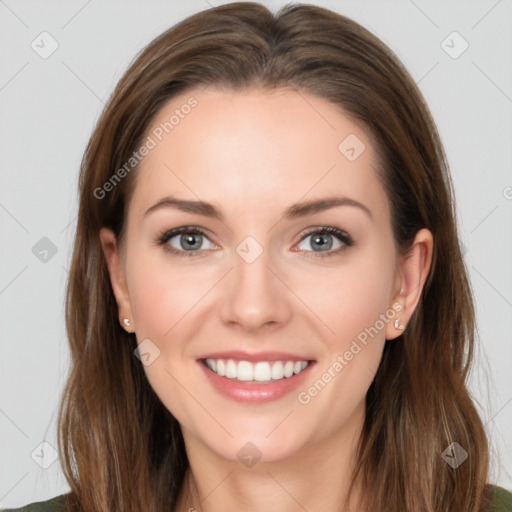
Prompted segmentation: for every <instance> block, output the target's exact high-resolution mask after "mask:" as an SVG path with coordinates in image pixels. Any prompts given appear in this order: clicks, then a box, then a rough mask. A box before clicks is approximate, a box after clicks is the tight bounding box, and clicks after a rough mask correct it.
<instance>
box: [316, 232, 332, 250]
mask: <svg viewBox="0 0 512 512" xmlns="http://www.w3.org/2000/svg"><path fill="white" fill-rule="evenodd" d="M326 236H329V235H317V236H316V237H315V238H314V239H313V244H316V245H318V247H320V248H323V247H326V248H327V249H330V248H331V247H332V240H330V243H329V242H324V243H322V242H321V240H322V238H324V240H325V237H326ZM318 240H320V242H318Z"/></svg>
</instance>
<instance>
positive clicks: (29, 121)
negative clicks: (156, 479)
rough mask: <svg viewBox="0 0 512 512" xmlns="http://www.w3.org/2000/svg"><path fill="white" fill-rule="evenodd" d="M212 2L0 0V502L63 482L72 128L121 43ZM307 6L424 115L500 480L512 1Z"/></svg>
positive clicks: (503, 470)
mask: <svg viewBox="0 0 512 512" xmlns="http://www.w3.org/2000/svg"><path fill="white" fill-rule="evenodd" d="M220 3H225V2H220V1H214V0H208V1H207V0H193V1H192V0H191V1H187V2H184V1H182V2H173V1H145V2H142V1H126V0H125V1H108V2H107V1H102V2H100V1H98V0H89V1H87V0H81V1H75V0H73V1H69V0H67V1H45V2H40V1H21V0H0V108H1V115H0V130H1V133H0V172H1V174H0V226H1V237H2V239H1V244H0V311H1V318H0V336H1V338H0V339H1V348H0V350H1V358H0V365H1V366H0V385H1V388H0V393H1V396H0V400H1V401H0V431H1V436H0V443H1V446H0V450H1V452H0V464H1V466H0V507H2V508H3V507H8V506H11V507H13V506H20V505H22V504H26V503H30V502H32V501H38V500H43V499H49V498H50V497H53V496H55V495H57V494H61V493H63V492H66V491H67V490H68V489H69V488H68V485H67V483H66V481H65V479H64V477H63V474H62V471H61V467H60V465H59V461H58V460H56V461H55V460H54V458H53V457H52V455H53V454H54V452H53V451H52V450H53V449H54V448H55V447H56V437H55V422H56V415H57V404H58V399H59V397H60V393H61V391H62V388H63V385H64V377H65V374H66V370H67V367H68V361H69V352H68V345H67V339H66V333H65V327H64V293H65V283H66V278H67V273H68V268H69V261H70V251H71V242H72V240H73V236H74V229H75V220H76V212H77V195H76V188H77V177H78V169H79V162H80V159H81V156H82V153H83V151H84V149H85V146H86V143H87V140H88V138H89V136H90V134H91V132H92V130H93V127H94V125H95V122H96V121H97V119H98V117H99V114H100V112H101V110H102V108H103V106H104V103H105V102H106V100H107V98H108V96H109V94H110V93H111V91H112V89H113V87H114V86H115V84H116V82H117V81H118V80H119V78H120V77H121V75H122V73H123V72H124V71H125V69H126V68H127V66H128V64H129V62H130V61H131V60H132V59H133V57H134V56H135V55H136V53H138V52H139V50H141V49H142V48H143V47H144V46H145V45H146V44H148V43H149V42H150V41H151V40H152V39H153V38H154V37H155V36H157V35H158V34H160V33H161V32H163V31H164V30H165V29H167V28H168V27H170V26H171V25H173V24H174V23H176V22H177V21H179V20H181V19H183V18H184V17H186V16H188V15H190V14H192V13H194V12H197V11H200V10H203V9H206V8H208V7H209V6H213V5H219V4H220ZM263 3H264V4H265V5H267V6H269V7H271V8H272V9H273V10H276V9H277V8H278V7H280V6H281V5H283V4H284V2H281V1H276V2H263ZM311 3H315V4H318V5H321V6H324V7H328V8H331V9H333V10H335V11H337V12H339V13H341V14H344V15H347V16H349V17H351V18H353V19H354V20H356V21H358V22H359V23H361V24H362V25H364V26H365V27H366V28H368V29H369V30H371V31H372V32H373V33H374V34H376V35H377V36H378V37H380V38H381V39H382V40H383V41H384V42H385V43H386V44H387V45H388V46H390V47H391V49H392V50H393V51H394V52H395V53H396V54H397V55H398V57H399V58H400V59H401V60H402V62H403V63H404V64H405V65H406V67H407V68H408V70H409V71H410V73H411V75H412V76H413V78H414V79H415V81H416V82H417V83H418V84H419V87H420V89H421V91H422V92H423V94H424V96H425V98H426V100H427V103H428V105H429V107H430V109H431V111H432V113H433V116H434V119H435V121H436V123H437V124H438V127H439V131H440V134H441V137H442V140H443V143H444V145H445V149H446V152H447V155H448V160H449V163H450V166H451V171H452V175H453V180H454V184H455V189H456V198H457V212H458V219H457V220H458V224H459V230H460V236H461V240H462V243H463V245H464V250H465V256H464V257H465V261H466V264H467V268H468V271H469V274H470V278H471V282H472V286H473V291H474V295H475V299H476V306H477V315H478V325H479V335H480V344H479V347H478V350H477V354H476V365H475V369H474V371H473V373H472V374H471V379H470V387H471V390H472V392H473V395H474V397H475V399H476V400H477V401H478V407H479V410H480V412H481V414H482V417H483V418H484V422H485V426H486V429H487V432H488V434H489V436H490V440H491V447H492V454H491V455H492V471H491V477H492V481H493V482H495V483H498V484H499V485H502V486H504V487H507V488H508V489H512V439H511V438H512V343H511V340H512V336H511V334H512V325H511V318H512V314H511V313H512V279H511V262H512V257H511V253H512V251H511V248H512V247H511V246H512V230H511V224H512V222H511V221H512V215H511V213H512V173H511V161H512V158H511V157H512V154H511V140H512V129H511V127H512V116H511V113H512V59H511V56H512V2H511V1H506V0H501V1H500V0H498V1H497V0H478V1H467V0H464V1H450V2H446V1H432V0H430V1H427V0H414V1H413V0H400V1H368V0H364V1H345V0H343V1H314V2H311ZM43 32H46V34H41V33H43ZM454 32H457V34H454ZM41 40H43V42H41ZM466 46H467V48H466ZM52 50H54V51H53V53H51V55H47V54H45V52H46V53H50V52H51V51H52ZM42 443H43V444H42ZM42 466H47V467H42Z"/></svg>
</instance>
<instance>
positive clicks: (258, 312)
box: [222, 236, 289, 330]
mask: <svg viewBox="0 0 512 512" xmlns="http://www.w3.org/2000/svg"><path fill="white" fill-rule="evenodd" d="M271 259H272V258H271V254H270V251H269V250H267V248H266V247H263V245H261V244H260V243H259V242H258V241H257V240H256V239H255V238H254V237H252V236H248V237H247V238H245V239H244V240H243V241H242V242H241V243H240V244H239V245H238V246H237V247H236V249H235V252H234V254H233V267H234V268H233V271H232V272H230V275H229V277H228V286H227V290H226V295H225V296H224V297H223V308H222V312H223V313H222V316H223V320H224V321H226V322H235V323H238V324H240V325H242V326H244V327H245V328H246V329H250V330H254V329H257V328H258V327H260V326H262V325H264V324H266V323H272V322H278V323H280V322H283V321H284V320H285V319H286V317H287V314H288V312H289V308H288V305H287V303H286V301H287V300H288V298H287V296H286V287H285V286H284V285H283V283H281V282H280V280H279V279H278V278H277V277H276V276H275V275H274V272H275V270H273V271H272V270H270V268H271V267H272V263H271ZM269 267H270V268H269Z"/></svg>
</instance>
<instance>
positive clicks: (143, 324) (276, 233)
mask: <svg viewBox="0 0 512 512" xmlns="http://www.w3.org/2000/svg"><path fill="white" fill-rule="evenodd" d="M186 105H188V107H187V106H186ZM166 123H167V124H166ZM146 135H147V137H149V138H146V144H147V148H149V149H148V151H147V155H146V156H145V157H144V158H143V160H142V163H141V165H140V168H139V169H138V170H137V171H136V172H137V173H138V175H137V182H136V187H135V190H134V194H133V196H132V199H131V202H130V204H129V208H128V214H127V231H126V240H125V242H126V246H125V247H124V248H123V252H122V253H121V254H120V253H118V250H119V249H115V248H114V250H113V251H112V250H111V251H109V250H108V243H109V241H112V233H111V232H110V231H108V230H106V229H103V230H102V232H101V239H102V243H103V246H104V250H105V254H106V257H107V258H108V259H109V262H110V272H111V278H112V284H113V288H114V292H115V295H116V298H117V301H118V305H119V314H120V320H122V318H124V317H128V318H130V319H131V326H132V327H133V330H134V331H135V333H136V337H137V342H138V343H139V344H140V347H139V349H140V353H141V354H142V355H141V358H142V360H143V362H144V370H145V372H146V375H147V377H148V380H149V382H150V384H151V386H152V388H153V389H154V391H155V393H156V394H157V395H158V397H159V398H160V400H161V401H162V402H163V404H164V405H165V406H166V407H167V408H168V409H169V411H171V413H172V414H173V415H174V416H175V417H176V418H177V419H178V421H179V422H180V424H181V425H182V429H183V433H184V436H185V439H186V441H187V440H192V439H193V440H194V442H195V443H196V444H197V445H200V446H201V447H202V449H203V450H209V451H210V453H215V454H217V455H219V456H222V457H223V458H226V459H229V460H233V461H236V460H240V461H242V462H244V461H247V460H249V459H250V458H251V457H252V458H254V457H256V458H258V457H261V461H276V460H279V459H283V458H285V457H290V456H292V455H293V454H296V453H299V452H301V451H303V450H307V449H312V448H314V447H315V446H318V443H324V442H325V441H327V440H329V439H334V438H338V439H349V438H350V439H353V436H354V435H355V432H357V431H358V430H359V429H360V427H361V424H362V420H363V418H364V399H365V394H366V392H367V389H368V387H369V385H370V383H371V382H372V380H373V378H374V376H375V373H376V371H377V368H378V365H379V362H380V359H381V354H382V350H383V346H384V342H385V339H386V338H388V339H392V338H394V337H396V336H398V335H399V334H400V333H401V331H399V330H398V329H396V328H395V327H394V320H395V319H396V318H400V323H401V324H403V325H405V324H406V323H407V320H408V318H409V317H410V314H411V313H412V311H410V310H409V309H402V308H403V307H404V306H406V304H408V303H409V302H411V300H409V299H410V298H411V297H412V298H413V299H412V303H413V304H412V305H411V308H412V307H414V305H415V303H416V302H415V300H416V299H414V297H416V295H414V294H415V293H416V292H415V291H414V290H413V288H416V289H417V288H418V279H419V280H421V276H420V273H421V268H419V266H418V265H416V267H418V269H416V270H415V269H412V268H410V269H409V270H408V269H407V267H405V264H404V266H400V265H401V263H400V260H399V259H398V258H397V254H396V252H395V247H394V244H393V239H392V233H391V224H390V206H389V204H388V200H387V197H386V195H385V192H384V189H383V187H382V185H381V183H380V182H379V181H378V179H377V174H376V170H375V169H376V165H377V160H376V153H375V151H374V148H373V147H372V145H371V142H370V139H369V137H368V134H367V133H366V131H365V130H364V129H362V127H361V126H360V125H358V124H355V123H354V122H353V121H351V120H350V119H349V118H347V117H345V116H344V115H342V114H340V113H339V112H338V111H337V110H336V109H335V107H334V106H332V105H331V104H330V103H328V102H326V101H324V100H321V99H319V98H317V97H314V96H311V95H308V94H305V93H300V94H298V93H297V92H295V91H293V90H291V89H287V90H284V89H283V90H280V91H274V92H262V91H258V90H251V91H245V92H235V93H233V92H222V91H221V90H219V89H214V88H213V87H210V88H209V89H207V90H202V91H199V90H197V91H192V92H189V93H185V94H183V95H182V96H180V97H176V98H174V99H172V100H171V101H170V102H168V103H167V104H166V105H165V106H164V107H163V108H162V109H161V110H160V111H159V113H158V114H157V116H156V117H155V118H154V119H153V121H152V126H151V128H150V129H149V131H148V132H147V134H146ZM142 152H144V150H143V151H142ZM134 172H135V171H134ZM164 198H169V200H168V201H167V202H164V203H161V204H160V207H158V206H156V205H158V204H159V203H160V202H161V201H162V200H163V199H164ZM341 198H346V200H345V202H344V203H343V202H342V201H341ZM171 199H172V201H171ZM333 199H336V200H338V201H339V202H338V203H337V204H336V205H335V206H332V205H331V207H328V208H323V207H322V203H321V202H320V203H319V204H318V205H317V206H316V207H311V208H307V207H303V206H304V205H308V204H309V203H311V202H317V201H321V200H333ZM173 201H174V202H173ZM181 202H183V203H181ZM203 203H204V204H203ZM180 205H181V206H180ZM324 206H326V204H324ZM327 206H328V205H327ZM287 212H289V213H287ZM184 227H187V229H188V232H186V233H185V234H181V233H174V234H173V233H170V234H168V236H166V237H164V238H163V239H162V243H158V242H157V239H158V238H159V236H160V235H161V234H165V233H168V232H170V231H172V230H176V229H180V228H184ZM325 227H327V228H328V229H329V230H331V231H330V232H329V231H324V232H322V229H323V228H325ZM197 229H199V230H200V232H198V231H197ZM338 230H339V233H338ZM119 256H121V258H119ZM413 260H414V258H413ZM399 263H400V264H399ZM414 284H416V286H414ZM402 286H405V287H406V288H407V291H405V292H404V293H403V294H402V295H401V294H400V288H401V287H402ZM409 289H411V291H410V292H409ZM407 293H411V294H412V295H410V296H409V299H408V297H407V296H406V294H407ZM393 305H394V307H395V309H394V308H393ZM400 309H402V311H401V312H400V313H397V310H400ZM205 359H211V360H213V363H212V362H211V361H209V364H210V366H213V367H214V368H215V370H216V371H217V372H218V373H220V374H221V375H218V374H217V373H215V372H213V371H212V369H209V368H208V367H207V366H206V364H205ZM229 360H231V362H228V361H229ZM242 361H245V362H242ZM288 361H291V363H289V362H288ZM301 361H303V362H304V363H301ZM306 363H307V364H308V366H306V367H305V369H304V370H303V371H302V372H301V370H302V369H303V367H304V366H305V365H306ZM223 368H224V370H223ZM297 371H299V372H300V373H297V374H295V373H294V372H297ZM223 372H227V374H228V376H226V375H224V376H222V373H223ZM290 372H292V373H290ZM290 375H293V376H290ZM255 378H257V379H259V380H256V381H255V380H252V379H255ZM268 379H271V380H270V381H269V380H268ZM247 443H251V444H247ZM251 460H252V459H251ZM244 463H245V462H244Z"/></svg>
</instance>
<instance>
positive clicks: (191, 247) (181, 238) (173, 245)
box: [155, 226, 214, 257]
mask: <svg viewBox="0 0 512 512" xmlns="http://www.w3.org/2000/svg"><path fill="white" fill-rule="evenodd" d="M173 239H175V240H173ZM205 240H208V241H210V240H209V238H208V237H207V236H206V233H205V232H204V231H203V230H202V229H201V228H197V227H191V226H183V227H181V228H176V229H171V230H168V231H163V232H162V233H160V234H159V235H158V236H157V238H156V239H155V242H156V243H157V244H159V245H162V246H164V250H166V251H169V252H171V253H173V254H177V255H178V256H185V257H188V256H197V254H194V253H197V252H200V251H203V250H206V249H208V247H206V248H205V247H203V242H204V241H205ZM167 242H170V243H167ZM210 243H211V244H212V242H211V241H210ZM212 245H214V244H212Z"/></svg>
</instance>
